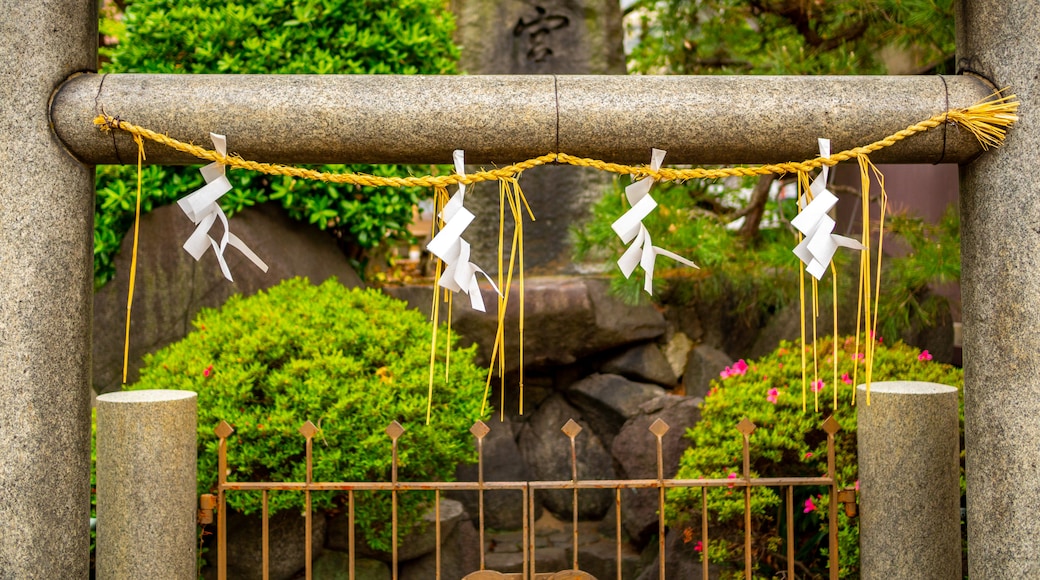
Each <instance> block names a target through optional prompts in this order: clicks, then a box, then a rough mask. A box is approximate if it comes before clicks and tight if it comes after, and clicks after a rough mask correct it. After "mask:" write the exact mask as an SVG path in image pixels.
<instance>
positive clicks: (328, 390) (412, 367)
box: [133, 278, 485, 549]
mask: <svg viewBox="0 0 1040 580" xmlns="http://www.w3.org/2000/svg"><path fill="white" fill-rule="evenodd" d="M194 327H195V330H193V331H192V332H191V333H190V334H188V336H186V337H185V338H184V339H182V340H181V341H179V342H177V343H174V344H171V345H169V346H167V347H166V348H164V349H162V350H160V351H159V352H157V353H155V354H153V355H151V356H148V357H146V359H145V367H144V369H143V370H142V371H141V379H140V381H139V382H138V383H136V384H135V385H134V386H133V388H134V389H156V388H158V389H185V390H190V391H195V392H197V393H198V397H199V399H198V404H199V428H198V429H199V432H198V440H199V466H198V467H199V492H200V493H210V492H211V491H212V490H213V489H214V486H215V485H216V482H217V438H216V435H214V428H215V427H216V426H217V425H218V423H219V422H220V421H227V422H228V423H229V424H230V425H231V426H232V427H233V428H234V429H235V432H234V434H232V435H231V437H230V438H229V439H228V447H227V449H228V468H229V475H228V479H229V481H304V480H305V478H306V467H305V457H306V454H305V439H304V437H303V436H302V435H301V434H300V432H299V429H300V427H301V425H303V423H304V422H305V421H308V420H309V421H311V422H312V423H314V425H316V426H317V427H318V428H319V433H318V434H316V435H315V437H314V445H313V480H314V481H390V471H391V446H390V438H389V437H388V436H387V434H386V428H387V426H388V425H389V424H390V423H391V421H395V420H396V421H398V422H399V423H400V424H401V425H402V426H403V427H404V428H405V429H406V431H405V433H404V435H403V436H402V437H401V438H400V440H399V443H398V447H399V452H398V457H399V459H398V462H399V468H398V470H399V479H400V480H401V481H408V480H411V481H431V480H434V481H440V480H449V479H450V478H452V477H453V476H454V474H455V467H456V465H457V464H458V463H460V462H472V461H475V459H476V454H475V451H474V450H473V445H472V435H471V434H470V433H469V428H470V427H471V426H472V425H473V423H474V421H476V420H478V419H483V418H484V417H483V416H481V403H482V396H483V389H484V379H485V377H484V371H483V370H482V369H479V368H477V367H476V366H475V365H474V363H473V356H474V352H475V347H470V348H467V349H457V350H454V351H453V352H452V353H451V358H450V366H449V371H448V377H447V379H446V380H445V368H444V365H445V361H444V358H445V348H444V337H446V336H447V334H448V333H446V332H444V330H443V329H442V331H441V332H440V333H438V342H439V343H440V346H439V348H438V354H437V362H436V374H435V381H436V383H435V387H434V392H433V408H432V415H431V421H430V424H429V425H427V424H426V408H427V393H428V385H429V383H428V377H429V368H430V366H429V365H430V345H431V341H432V331H433V327H432V325H431V323H430V322H429V321H428V320H427V319H426V318H425V317H424V316H423V315H422V314H420V313H419V312H418V311H416V310H413V309H409V308H407V306H406V305H405V303H404V302H401V301H399V300H396V299H394V298H390V297H389V296H386V295H385V294H382V293H380V292H378V291H376V290H360V289H353V290H350V289H347V288H345V287H344V286H342V285H341V284H340V283H339V282H337V281H335V280H329V281H326V282H325V283H323V284H321V285H320V286H314V285H311V284H310V283H309V282H308V281H307V280H306V279H299V278H297V279H292V280H288V281H285V282H283V283H281V284H279V285H278V286H275V287H273V288H271V289H270V290H268V291H266V292H260V293H258V294H256V295H254V296H250V297H242V296H235V297H232V298H231V299H230V300H228V302H227V303H226V304H225V305H224V306H223V307H222V308H220V309H219V310H212V309H207V310H203V311H202V312H200V313H199V315H198V316H197V317H196V319H195V321H194ZM431 497H432V496H428V494H426V493H424V492H407V493H402V494H400V499H399V503H400V508H399V509H400V514H401V515H400V520H401V524H402V533H405V532H406V531H407V530H408V529H409V522H416V521H418V520H419V518H418V517H417V516H418V515H419V514H420V512H421V511H422V510H423V509H424V505H425V504H426V503H427V502H428V501H430V498H431ZM356 500H357V507H356V518H357V524H358V529H359V530H360V531H361V532H362V534H363V535H364V536H365V539H366V540H367V541H368V542H369V545H370V546H372V547H373V548H375V549H389V528H390V494H389V493H384V492H378V493H376V492H373V493H360V492H359V493H357V494H356ZM345 501H346V492H342V493H333V492H328V493H314V494H312V505H313V507H314V509H327V510H335V509H339V508H340V507H341V506H343V505H344V504H345ZM227 502H228V506H229V507H230V508H232V509H234V510H237V511H239V512H242V513H245V514H251V513H259V511H260V509H261V498H260V494H259V493H252V492H230V493H228V495H227ZM303 505H304V495H303V493H302V492H273V493H271V495H270V497H269V509H270V513H271V515H273V514H275V513H277V512H279V511H283V510H297V511H300V510H302V509H303Z"/></svg>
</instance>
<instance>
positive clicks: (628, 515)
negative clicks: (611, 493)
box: [611, 395, 702, 545]
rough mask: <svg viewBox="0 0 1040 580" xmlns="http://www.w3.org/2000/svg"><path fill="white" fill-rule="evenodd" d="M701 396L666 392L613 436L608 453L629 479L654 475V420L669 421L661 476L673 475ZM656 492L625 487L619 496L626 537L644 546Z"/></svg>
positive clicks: (652, 524) (653, 528)
mask: <svg viewBox="0 0 1040 580" xmlns="http://www.w3.org/2000/svg"><path fill="white" fill-rule="evenodd" d="M701 402H702V399H700V398H693V397H680V396H677V395H665V396H663V397H658V398H656V399H654V400H652V401H649V402H647V403H645V404H643V405H642V406H641V407H640V409H639V413H638V414H636V415H634V416H633V417H632V418H631V419H629V420H628V422H627V423H625V426H624V427H622V428H621V432H620V433H618V435H617V437H615V438H614V443H613V445H612V446H611V455H612V456H613V457H614V461H616V462H617V464H618V465H619V466H620V468H621V471H622V473H621V475H622V476H623V477H625V478H628V479H643V478H656V477H657V438H656V437H655V436H654V434H653V433H651V432H650V425H652V424H653V423H654V421H656V420H657V419H661V420H662V421H664V422H665V423H667V424H668V427H669V429H668V431H667V432H666V433H665V434H664V436H663V437H662V438H661V450H662V457H663V467H664V477H665V478H669V477H674V476H675V473H676V471H678V469H679V459H680V458H681V457H682V455H683V452H685V451H686V449H687V448H689V447H690V441H689V440H688V439H686V437H685V436H684V435H685V433H686V430H687V429H688V428H690V427H693V426H694V425H696V424H697V421H699V420H700V416H701V410H700V404H701ZM658 507H659V506H658V494H657V490H654V489H626V490H622V495H621V522H622V525H623V526H624V527H625V531H626V532H627V533H628V536H629V538H631V540H632V541H633V542H634V543H636V544H637V545H645V544H646V543H647V542H648V541H649V540H650V538H651V537H652V536H653V535H655V534H656V533H657V529H658V520H657V513H658Z"/></svg>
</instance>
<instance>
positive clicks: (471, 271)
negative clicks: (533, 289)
mask: <svg viewBox="0 0 1040 580" xmlns="http://www.w3.org/2000/svg"><path fill="white" fill-rule="evenodd" d="M452 158H453V159H454V161H455V173H458V174H459V175H462V176H465V175H466V168H465V161H464V154H463V151H462V150H461V149H456V150H455V151H454V153H453V154H452ZM465 201H466V184H464V183H460V184H459V189H458V191H456V192H455V195H453V196H452V197H451V199H450V200H448V203H446V204H444V208H443V209H442V210H441V215H440V217H441V219H442V220H443V221H444V227H442V228H441V230H440V231H439V232H437V235H436V236H434V237H433V239H432V240H430V243H429V244H427V245H426V249H427V250H429V251H430V253H431V254H433V255H434V256H437V257H438V258H440V259H441V261H443V262H444V272H443V273H442V274H441V277H440V279H439V280H437V285H438V286H440V287H442V288H447V289H448V290H450V291H452V292H462V293H463V294H468V295H469V302H470V306H471V307H472V308H473V310H477V311H480V312H486V309H485V308H484V297H483V296H482V295H481V294H480V285H479V284H478V282H477V274H480V275H482V276H484V278H486V279H487V281H488V282H490V283H491V287H492V288H493V289H494V290H495V293H497V294H498V295H499V296H501V295H502V293H501V292H500V291H499V289H498V287H497V286H495V282H494V281H493V280H492V279H491V277H490V276H488V275H487V274H486V273H485V272H484V270H481V269H480V267H479V266H477V265H476V264H474V263H473V262H470V261H469V255H470V245H469V242H467V241H466V240H464V239H462V232H464V231H465V230H466V228H467V227H469V224H470V223H471V222H472V221H473V218H474V217H475V216H474V215H473V213H472V212H471V211H469V210H468V209H466V208H465V207H463V203H464V202H465Z"/></svg>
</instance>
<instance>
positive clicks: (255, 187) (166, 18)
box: [94, 0, 458, 287]
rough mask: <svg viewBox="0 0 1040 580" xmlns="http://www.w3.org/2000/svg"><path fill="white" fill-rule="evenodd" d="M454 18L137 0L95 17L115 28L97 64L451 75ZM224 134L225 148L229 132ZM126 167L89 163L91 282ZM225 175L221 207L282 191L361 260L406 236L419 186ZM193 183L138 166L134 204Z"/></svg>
mask: <svg viewBox="0 0 1040 580" xmlns="http://www.w3.org/2000/svg"><path fill="white" fill-rule="evenodd" d="M454 26H455V24H454V20H453V17H452V14H451V11H450V10H448V8H447V6H446V3H445V2H444V1H443V0H405V1H401V2H398V1H391V0H372V1H367V2H351V1H349V0H305V1H300V2H289V1H286V0H254V1H250V2H242V1H230V2H226V1H220V2H218V1H215V0H190V1H187V2H185V1H174V0H134V1H133V2H131V3H130V4H129V5H128V6H127V8H126V12H125V18H124V22H123V23H119V22H117V21H114V20H113V19H111V18H109V19H103V21H102V29H103V30H105V31H107V33H109V34H117V35H120V36H118V43H117V44H116V45H115V46H113V47H111V48H106V49H104V50H103V51H102V52H103V56H105V57H106V58H107V59H110V62H107V63H105V64H104V65H103V67H102V72H124V73H221V74H228V73H243V74H246V73H257V74H259V73H292V74H304V73H307V74H451V73H454V72H455V63H456V60H457V58H458V49H457V47H456V46H455V45H454V44H453V42H452V34H453V31H454ZM109 112H110V113H112V114H118V111H109ZM185 114H188V115H190V111H188V112H185ZM128 120H129V121H133V119H128ZM152 129H155V130H158V131H160V132H161V131H163V128H162V127H152ZM228 137H229V141H230V148H231V150H232V151H233V150H234V139H235V136H234V135H229V136H228ZM445 161H447V160H445ZM324 169H325V170H327V171H359V172H364V173H371V174H375V175H382V176H389V175H408V174H409V173H428V169H422V168H409V167H406V166H399V165H384V166H374V167H373V166H360V165H353V166H343V165H332V166H325V167H324ZM135 172H136V167H130V166H122V167H111V168H104V169H102V170H100V171H99V172H98V179H97V201H96V206H95V224H96V225H95V233H94V256H95V266H94V269H95V270H94V271H95V274H94V283H95V287H100V286H102V285H103V284H104V283H105V282H107V281H108V280H109V279H111V277H112V275H113V269H112V259H113V256H114V255H115V254H116V253H117V252H118V251H119V244H120V242H121V240H122V238H123V235H124V234H125V233H126V232H127V230H128V229H129V228H130V226H131V224H132V222H133V206H134V196H135V195H136V177H135ZM228 178H229V179H231V181H232V183H233V184H234V186H235V187H234V189H232V190H231V191H230V192H228V194H227V195H225V196H224V197H223V198H221V206H222V207H223V208H224V209H225V211H227V212H228V213H229V214H231V213H233V212H235V211H239V210H241V209H243V208H245V207H248V206H251V205H254V204H257V203H262V202H264V201H267V200H280V201H281V203H282V204H283V205H284V206H285V208H286V209H287V210H288V212H289V214H290V215H291V216H292V217H293V218H295V219H298V220H301V221H305V222H309V223H312V224H315V225H317V226H318V227H320V228H322V229H330V230H332V232H333V234H334V235H336V236H337V237H339V238H340V239H341V240H342V241H343V243H344V244H345V246H346V249H347V250H348V252H351V257H352V258H355V259H357V260H358V261H360V262H363V261H364V252H365V251H366V250H369V249H371V248H374V247H375V246H377V245H378V244H380V243H382V242H383V241H384V240H386V239H388V238H389V239H408V238H409V237H410V235H409V234H408V231H407V226H408V224H409V223H410V222H411V217H412V205H413V203H414V202H415V201H416V199H418V197H419V195H420V194H421V193H422V190H421V189H417V188H412V189H396V188H373V187H353V186H336V185H331V184H327V183H319V182H311V181H307V180H293V179H291V178H288V177H270V176H266V175H263V174H253V173H245V172H238V171H232V172H230V173H229V175H228ZM202 183H203V182H202V177H201V176H200V175H199V172H198V170H197V169H195V168H192V167H186V168H185V167H182V168H175V167H151V168H149V169H147V170H146V172H145V199H143V200H142V205H143V206H144V207H143V208H142V209H144V208H148V209H150V208H151V207H152V205H153V204H154V205H155V206H159V205H164V204H167V203H170V202H172V201H173V200H175V199H178V198H180V197H182V196H184V195H187V194H189V193H191V192H192V191H193V190H194V189H195V188H197V187H200V186H201V185H202Z"/></svg>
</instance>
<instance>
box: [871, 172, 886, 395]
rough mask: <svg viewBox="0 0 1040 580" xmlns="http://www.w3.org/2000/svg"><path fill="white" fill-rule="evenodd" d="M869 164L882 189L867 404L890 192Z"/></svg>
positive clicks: (880, 175) (882, 177) (874, 345)
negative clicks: (886, 190)
mask: <svg viewBox="0 0 1040 580" xmlns="http://www.w3.org/2000/svg"><path fill="white" fill-rule="evenodd" d="M867 164H869V165H870V168H871V170H872V171H873V172H874V178H875V179H877V181H878V186H879V187H880V189H881V215H880V216H879V217H878V251H877V270H876V272H875V274H874V275H875V281H874V321H873V322H874V332H873V336H872V340H871V342H870V362H869V364H867V371H866V374H867V405H868V406H869V405H870V381H871V376H872V375H873V371H874V369H873V365H874V350H875V349H876V346H877V343H876V342H875V341H876V339H877V323H878V306H879V305H880V303H881V257H882V254H883V253H884V252H883V250H884V244H885V213H886V212H887V211H888V193H887V192H885V176H884V175H883V174H882V173H881V171H880V170H878V168H877V167H876V166H875V165H874V164H873V163H871V162H870V160H869V159H868V160H867Z"/></svg>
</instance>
